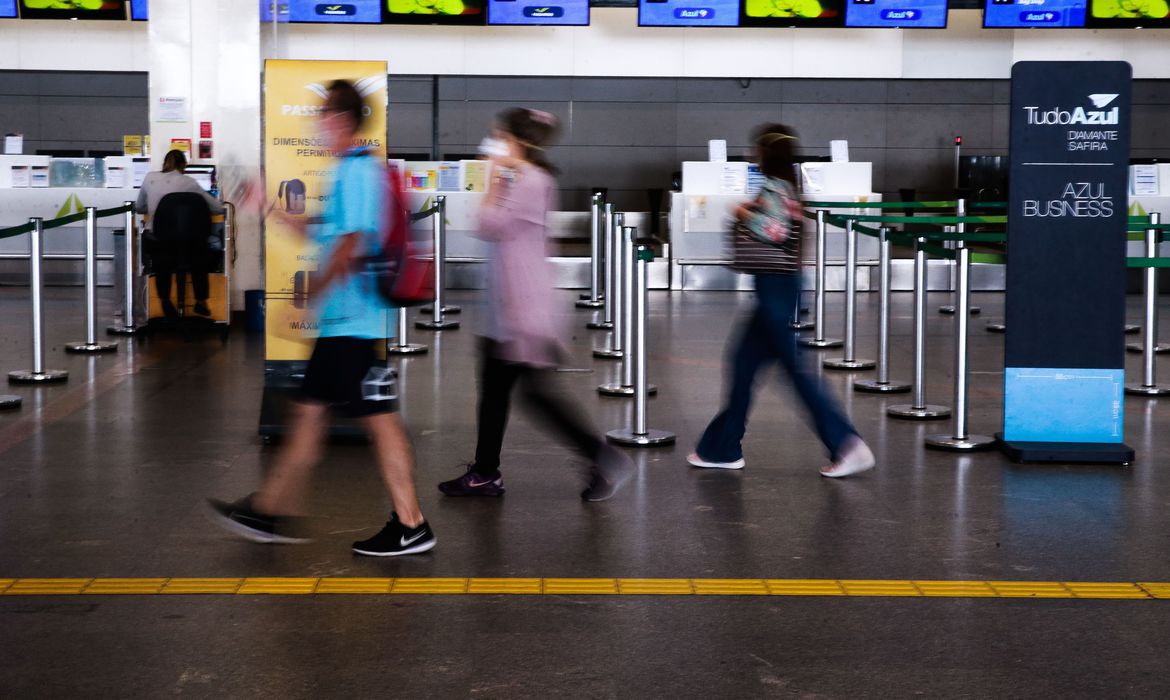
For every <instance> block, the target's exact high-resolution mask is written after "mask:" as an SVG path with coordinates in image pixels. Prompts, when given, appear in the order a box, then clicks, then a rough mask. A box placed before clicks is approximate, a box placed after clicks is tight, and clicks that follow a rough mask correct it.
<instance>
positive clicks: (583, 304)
mask: <svg viewBox="0 0 1170 700" xmlns="http://www.w3.org/2000/svg"><path fill="white" fill-rule="evenodd" d="M603 306H605V302H604V301H602V300H600V299H590V298H588V297H586V298H584V299H578V300H577V308H578V309H600V308H601V307H603Z"/></svg>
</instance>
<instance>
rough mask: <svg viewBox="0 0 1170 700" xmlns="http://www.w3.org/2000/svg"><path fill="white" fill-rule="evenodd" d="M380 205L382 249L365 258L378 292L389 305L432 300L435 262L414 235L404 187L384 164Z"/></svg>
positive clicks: (398, 174)
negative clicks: (381, 206)
mask: <svg viewBox="0 0 1170 700" xmlns="http://www.w3.org/2000/svg"><path fill="white" fill-rule="evenodd" d="M384 172H385V173H386V182H385V193H386V196H385V203H386V205H385V206H384V207H383V209H382V217H383V218H382V230H381V233H382V249H381V250H380V251H378V253H377V254H375V255H372V256H369V257H367V258H366V259H365V263H366V274H368V275H371V276H373V278H374V286H375V287H377V289H378V293H379V294H381V295H382V298H383V299H385V300H386V302H387V303H389V304H390V305H392V306H397V307H404V306H419V305H421V304H425V303H428V302H430V301H433V300H434V297H435V263H434V259H433V257H432V256H431V255H430V250H429V249H428V248H426V246H425V244H424V243H423V242H421V241H418V240H416V239H415V236H414V233H413V231H412V230H411V226H410V222H411V216H410V212H409V210H408V209H407V205H406V202H407V199H406V188H405V187H404V186H403V182H402V175H401V174H400V173H399V172H398V169H397V168H393V167H387V168H385V169H384Z"/></svg>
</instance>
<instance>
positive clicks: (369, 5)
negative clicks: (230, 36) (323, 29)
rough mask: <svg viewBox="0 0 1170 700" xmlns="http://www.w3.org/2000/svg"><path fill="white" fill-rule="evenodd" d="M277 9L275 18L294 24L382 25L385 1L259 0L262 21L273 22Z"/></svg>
mask: <svg viewBox="0 0 1170 700" xmlns="http://www.w3.org/2000/svg"><path fill="white" fill-rule="evenodd" d="M274 6H275V8H276V21H278V22H292V23H294V24H380V23H381V22H382V0H350V1H349V2H320V0H277V2H273V0H260V21H261V22H271V21H272V10H273V7H274Z"/></svg>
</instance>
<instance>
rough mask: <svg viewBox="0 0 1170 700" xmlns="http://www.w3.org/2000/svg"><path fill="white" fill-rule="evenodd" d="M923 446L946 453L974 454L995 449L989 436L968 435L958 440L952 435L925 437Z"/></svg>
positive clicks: (994, 443) (993, 440) (993, 439)
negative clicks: (978, 451) (977, 451)
mask: <svg viewBox="0 0 1170 700" xmlns="http://www.w3.org/2000/svg"><path fill="white" fill-rule="evenodd" d="M923 444H924V445H926V446H927V447H929V448H931V449H934V450H946V451H948V452H974V451H976V450H990V449H991V448H993V447H995V445H996V442H995V438H993V437H991V436H990V435H968V436H967V437H965V438H958V437H954V436H952V435H927V436H926V439H925V440H924V441H923Z"/></svg>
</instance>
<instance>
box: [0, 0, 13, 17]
mask: <svg viewBox="0 0 1170 700" xmlns="http://www.w3.org/2000/svg"><path fill="white" fill-rule="evenodd" d="M15 16H16V0H0V19H11V18H13V17H15Z"/></svg>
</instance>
